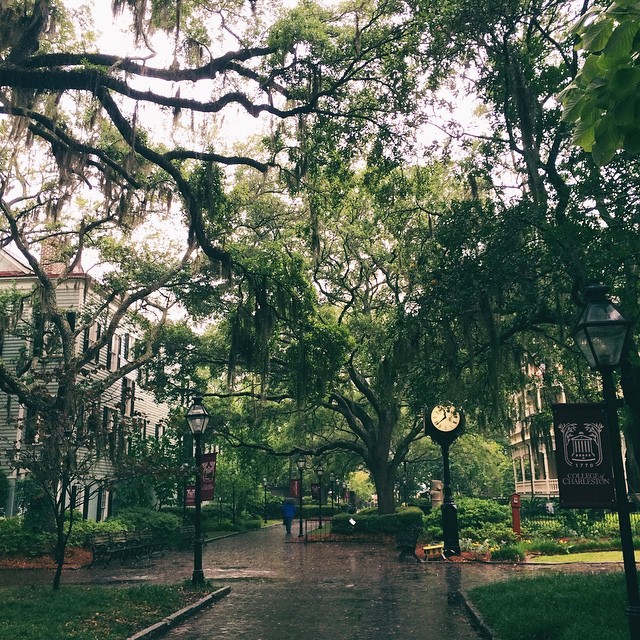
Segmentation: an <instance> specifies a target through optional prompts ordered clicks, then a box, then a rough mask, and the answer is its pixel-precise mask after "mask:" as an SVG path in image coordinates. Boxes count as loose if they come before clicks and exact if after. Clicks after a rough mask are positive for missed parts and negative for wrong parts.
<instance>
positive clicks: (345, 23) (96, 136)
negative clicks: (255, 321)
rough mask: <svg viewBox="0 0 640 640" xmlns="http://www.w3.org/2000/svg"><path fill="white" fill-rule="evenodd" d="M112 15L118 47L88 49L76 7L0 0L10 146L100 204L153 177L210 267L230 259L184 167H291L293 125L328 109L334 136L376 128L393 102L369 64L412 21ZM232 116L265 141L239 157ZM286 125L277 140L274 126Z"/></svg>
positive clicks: (156, 5)
mask: <svg viewBox="0 0 640 640" xmlns="http://www.w3.org/2000/svg"><path fill="white" fill-rule="evenodd" d="M112 6H113V11H114V15H115V16H117V17H119V19H120V20H128V21H129V22H130V24H131V26H132V31H133V34H134V35H135V38H130V39H129V42H128V43H126V46H125V47H124V49H123V50H121V48H120V47H117V48H114V47H113V46H110V47H109V46H108V45H104V44H103V45H102V46H103V47H104V46H107V48H108V49H110V50H109V51H101V50H100V47H99V46H98V45H97V44H96V42H97V41H98V40H97V34H95V33H94V30H93V27H92V24H91V19H92V16H91V14H88V13H87V9H86V8H81V9H72V8H70V7H68V6H66V5H65V3H60V2H54V1H53V0H35V2H33V3H24V2H18V1H17V0H16V1H14V2H9V3H3V8H2V9H0V23H1V24H2V25H3V26H2V30H1V31H0V56H2V58H1V60H0V86H2V87H4V90H5V92H4V93H3V94H2V95H1V96H0V113H2V114H4V115H5V116H6V117H7V118H8V119H9V121H10V122H14V123H15V126H14V129H13V131H14V136H15V138H16V141H18V140H20V139H23V138H24V137H25V136H30V137H32V138H36V139H38V140H39V141H41V143H42V149H43V150H45V151H46V152H47V153H48V154H49V155H50V157H51V158H52V159H55V160H56V161H57V162H58V163H59V165H60V172H61V173H62V172H64V171H65V170H66V171H67V173H68V169H69V167H72V173H73V174H74V175H75V179H76V180H78V181H80V182H81V183H84V184H85V185H88V186H90V187H92V188H95V187H98V188H99V189H100V190H101V191H102V192H103V193H104V194H105V195H107V196H109V197H110V194H112V192H113V189H114V185H119V191H121V192H122V193H128V192H131V191H135V190H139V189H147V190H148V189H149V188H153V187H154V186H155V187H156V188H157V186H158V185H159V184H160V183H161V182H163V181H164V182H165V186H164V191H163V193H164V197H169V196H168V192H174V193H175V194H176V195H177V196H178V197H179V199H180V201H181V203H182V206H183V208H184V212H185V215H186V219H187V221H188V225H189V228H190V232H191V239H192V240H196V241H197V243H198V244H199V245H200V246H201V247H202V249H203V250H204V251H205V253H206V254H207V255H208V257H209V258H210V259H212V260H214V261H216V262H223V263H226V264H228V263H229V262H230V256H229V255H228V254H227V253H226V251H225V250H224V248H223V244H224V238H223V237H220V235H219V234H216V233H215V232H214V233H212V232H211V231H212V230H211V229H207V225H206V224H205V222H204V220H203V216H202V203H201V201H200V194H199V193H197V192H195V191H194V189H193V188H192V185H191V184H190V181H189V175H190V173H191V172H192V171H193V170H194V165H196V166H197V165H198V164H200V163H205V164H207V163H216V164H220V165H223V166H233V165H243V166H247V167H251V168H253V169H255V170H257V171H260V172H265V171H267V170H268V169H269V168H270V167H273V166H280V167H282V168H286V167H287V165H288V163H289V156H291V157H292V158H299V153H297V151H296V148H297V147H298V143H297V142H296V135H297V134H296V126H297V124H298V122H299V121H300V119H301V118H303V117H313V116H321V115H322V114H331V117H332V118H336V119H343V120H345V127H346V121H349V122H351V123H352V124H351V125H349V127H354V126H355V128H356V129H357V128H362V127H368V128H370V127H371V126H373V127H374V128H379V127H382V128H385V127H386V128H388V127H389V126H391V125H390V123H391V122H392V119H391V118H389V117H388V114H389V113H391V112H392V111H393V110H394V109H392V108H391V107H392V105H393V107H394V108H395V109H397V108H399V105H401V104H402V97H403V96H401V95H398V91H397V86H390V85H389V83H388V81H387V77H386V69H385V68H384V65H382V64H381V57H382V53H383V52H384V51H386V50H388V49H389V47H392V46H394V43H395V44H397V47H398V55H397V59H398V60H402V59H403V58H402V57H403V54H404V52H405V50H406V47H407V43H406V42H403V41H402V38H403V37H406V34H407V30H408V29H409V27H408V26H406V25H409V24H411V21H410V17H411V16H410V14H411V12H410V11H409V10H408V9H409V8H408V7H407V12H406V14H407V17H406V20H405V21H403V22H401V21H398V19H397V15H398V14H396V11H397V9H398V7H397V3H391V4H387V3H381V4H380V5H379V6H377V7H375V8H371V9H369V8H366V7H362V8H355V7H354V8H352V9H351V10H349V11H346V12H343V13H333V12H330V11H329V10H326V9H321V8H320V7H319V6H318V5H316V4H315V3H312V2H305V3H302V4H301V5H300V6H299V7H297V8H295V9H293V10H291V11H290V12H288V13H286V12H282V14H281V15H280V16H275V17H274V15H273V13H271V12H270V9H269V8H264V9H263V8H261V6H260V5H258V4H257V3H251V7H249V5H248V4H247V6H246V7H243V6H240V5H238V6H229V7H226V8H223V7H217V6H215V5H213V4H212V3H210V2H202V1H198V0H191V1H190V2H180V3H175V6H172V7H168V6H167V3H165V2H158V1H153V2H143V1H133V0H132V1H128V2H121V1H114V2H113V3H112ZM252 10H253V14H251V13H250V12H251V11H252ZM405 23H406V24H405ZM83 28H84V30H83ZM101 42H103V43H104V40H103V41H101ZM164 51H172V52H173V55H172V57H171V59H170V60H168V61H165V58H164V57H163V56H162V55H160V54H159V53H158V52H164ZM365 81H366V87H365ZM406 90H408V88H405V93H406ZM372 91H375V100H373V99H372V95H373V94H372ZM364 95H368V96H369V97H367V99H366V100H363V99H361V96H364ZM243 114H244V115H243ZM242 117H248V118H249V119H258V118H260V119H261V120H262V121H263V122H268V121H271V122H272V123H273V124H272V129H271V131H272V132H273V133H274V134H275V137H273V141H272V143H271V144H269V145H267V146H265V147H264V148H263V149H262V150H260V151H257V152H255V153H252V154H246V153H242V152H240V153H236V152H234V151H233V150H230V149H229V148H228V145H227V144H226V143H225V128H226V127H227V126H228V123H233V121H234V120H237V119H238V118H242ZM286 121H291V126H290V128H289V133H288V134H286V135H283V129H282V128H281V127H280V126H279V125H278V124H277V123H278V122H281V123H284V122H286ZM358 122H359V123H360V124H357V123H358ZM18 123H22V124H21V126H20V127H18V126H17V124H18ZM354 123H355V124H354ZM25 124H26V129H25V127H24V125H25ZM240 126H242V125H240ZM161 176H164V177H163V178H162V177H161ZM166 181H168V184H169V185H170V187H169V188H167V184H166ZM159 193H160V192H159Z"/></svg>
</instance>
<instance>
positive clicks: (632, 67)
mask: <svg viewBox="0 0 640 640" xmlns="http://www.w3.org/2000/svg"><path fill="white" fill-rule="evenodd" d="M573 32H574V34H575V35H576V37H577V39H578V41H577V44H576V49H578V50H580V51H583V52H584V53H585V55H586V58H585V60H584V62H583V64H582V67H581V69H580V72H579V73H578V75H577V76H576V77H575V79H574V80H573V82H572V83H571V84H570V85H569V86H568V87H567V88H565V89H564V90H563V91H562V92H561V93H560V94H559V98H560V99H561V100H562V104H563V107H564V115H563V119H564V120H565V121H567V122H570V123H572V124H574V134H573V141H574V143H575V144H577V145H579V146H581V147H582V148H583V149H584V150H585V151H590V152H591V153H592V154H593V159H594V161H595V162H596V163H597V164H598V165H606V164H609V163H610V162H611V160H612V159H613V156H614V154H615V153H616V151H617V150H619V149H624V150H625V151H627V152H629V153H631V154H634V155H636V154H639V153H640V98H639V97H638V95H639V94H638V87H639V86H640V64H639V63H638V59H639V54H640V4H638V2H635V1H632V0H620V1H619V2H614V3H612V4H611V5H609V6H608V7H607V8H606V9H602V8H601V7H598V6H593V7H591V8H590V9H589V10H588V11H586V12H585V13H584V15H583V16H582V18H581V19H580V20H579V21H578V22H577V24H576V25H575V27H574V29H573Z"/></svg>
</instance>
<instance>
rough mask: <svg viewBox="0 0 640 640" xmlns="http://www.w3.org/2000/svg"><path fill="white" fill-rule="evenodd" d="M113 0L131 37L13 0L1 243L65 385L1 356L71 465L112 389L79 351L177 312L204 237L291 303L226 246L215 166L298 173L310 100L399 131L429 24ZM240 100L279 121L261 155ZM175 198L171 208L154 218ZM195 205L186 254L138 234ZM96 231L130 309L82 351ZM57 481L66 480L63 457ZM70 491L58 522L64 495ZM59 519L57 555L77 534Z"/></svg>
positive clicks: (391, 8) (109, 283)
mask: <svg viewBox="0 0 640 640" xmlns="http://www.w3.org/2000/svg"><path fill="white" fill-rule="evenodd" d="M93 8H94V9H95V8H96V6H95V5H94V6H93ZM112 10H113V12H114V16H116V17H117V18H118V20H119V21H120V22H118V21H116V24H122V23H123V22H125V23H126V24H127V26H128V27H129V28H128V30H127V32H128V38H127V39H125V40H124V41H123V40H118V37H116V36H113V34H111V36H110V38H109V39H102V40H99V38H98V34H97V30H96V28H95V25H94V23H93V18H94V16H93V15H92V13H91V9H90V8H88V7H86V6H85V7H80V8H77V7H76V6H75V5H74V4H72V3H66V2H64V1H61V0H13V1H10V2H5V3H3V4H2V7H1V8H0V24H2V28H1V29H0V86H1V87H2V93H1V94H0V114H2V131H1V134H2V158H1V169H2V183H1V188H2V189H1V190H2V193H1V195H2V198H3V200H2V209H3V214H4V223H5V224H4V225H3V231H4V233H3V244H4V245H5V246H10V247H12V248H14V249H16V250H17V251H18V252H19V253H21V254H22V256H23V258H24V260H25V261H26V262H27V263H28V264H29V266H30V268H31V269H32V271H33V273H34V274H35V277H36V280H37V296H36V297H37V299H38V301H39V304H40V307H41V309H40V313H41V316H42V318H43V324H42V326H43V327H45V328H46V331H53V333H54V335H55V341H56V345H57V346H59V349H60V353H61V354H62V363H61V364H58V365H57V367H56V385H55V390H53V391H50V390H49V388H48V386H47V384H46V383H48V382H49V381H50V380H49V379H47V380H46V381H43V380H42V379H40V377H41V376H42V375H45V376H49V377H51V376H50V373H49V372H48V371H49V369H48V368H47V367H41V368H40V369H38V372H37V373H34V371H35V369H33V368H30V365H38V366H39V365H40V364H41V361H39V360H38V359H36V358H34V357H33V356H29V357H28V358H27V363H26V365H25V366H24V367H23V368H22V369H20V370H14V371H9V370H8V369H6V368H5V369H3V371H2V385H1V386H2V389H3V390H4V391H6V392H7V393H9V394H11V395H13V396H16V397H17V398H18V399H19V400H20V401H21V402H23V403H24V404H25V405H26V406H29V407H34V408H36V410H37V411H38V412H39V413H41V414H42V415H44V416H46V420H45V424H46V425H47V427H46V429H45V431H46V432H47V434H48V435H49V436H50V438H51V439H52V440H51V441H53V439H55V438H58V441H57V444H56V445H54V446H52V447H51V453H50V455H51V456H53V457H52V458H51V459H50V460H51V461H52V463H53V465H52V467H53V468H57V466H59V464H60V465H62V467H60V468H61V469H62V468H63V467H64V464H63V459H65V455H64V452H63V446H62V445H63V444H66V442H67V434H68V433H70V432H71V431H72V430H73V425H74V424H75V419H76V417H77V416H78V415H79V414H78V406H79V403H80V402H81V401H82V400H83V399H90V398H91V397H92V395H93V396H95V395H96V394H98V392H99V389H88V388H84V387H83V386H82V383H81V378H80V377H79V375H80V373H81V371H82V367H83V365H84V364H86V362H88V361H89V359H90V358H91V357H92V353H93V354H94V355H95V350H97V349H100V348H101V347H102V346H104V345H105V344H106V342H107V340H108V339H109V337H110V335H111V334H112V333H113V331H114V330H115V327H116V326H117V323H118V321H119V320H120V319H122V318H123V317H124V316H125V314H126V313H127V312H128V311H130V310H133V309H137V307H138V306H139V305H143V306H145V305H146V306H147V308H151V307H157V312H158V313H159V315H160V316H162V315H163V314H164V313H165V311H166V301H165V300H162V299H160V301H159V300H158V298H155V299H153V298H152V294H153V293H154V292H156V291H158V290H160V289H162V288H163V287H168V286H169V285H172V284H173V285H175V286H177V285H178V284H179V283H183V282H184V280H185V279H184V278H182V279H179V278H178V277H177V276H178V275H179V274H180V273H181V272H182V270H183V268H185V267H186V266H187V264H188V262H189V260H190V258H191V257H192V255H193V251H194V249H195V247H196V245H197V246H199V247H200V249H201V250H202V252H203V253H204V255H205V256H206V257H207V259H208V260H210V261H211V263H212V265H213V266H212V271H216V270H217V272H218V273H219V274H222V276H223V277H224V278H227V279H228V278H231V279H233V278H234V277H237V278H238V279H239V282H241V283H245V284H247V286H249V287H250V288H252V293H251V296H252V299H253V300H254V301H255V302H256V303H257V309H258V310H260V311H262V312H263V313H264V314H266V316H268V315H269V314H270V313H271V312H272V311H273V310H274V309H277V308H278V305H269V304H264V300H263V299H262V297H261V296H262V295H263V292H264V291H265V282H266V281H265V279H264V278H263V277H262V274H261V273H260V270H259V269H253V267H252V265H251V264H248V265H243V264H242V262H241V259H242V258H244V256H243V255H242V252H239V253H238V254H237V255H232V254H231V253H230V252H229V251H228V250H227V249H226V244H227V241H228V236H229V228H228V227H225V226H224V224H223V222H224V216H223V212H222V211H221V204H222V198H221V192H220V190H219V189H217V188H216V184H217V183H216V180H215V176H216V175H217V174H219V167H220V166H223V167H224V166H227V167H236V166H246V167H250V168H251V169H253V170H255V171H258V172H261V173H265V172H267V170H268V169H269V168H270V167H276V168H279V169H280V170H282V171H283V172H284V173H285V174H286V175H287V176H288V179H289V180H290V181H291V182H292V183H295V182H296V181H298V180H299V179H300V178H301V176H303V175H304V173H305V171H306V167H305V164H306V162H307V157H306V154H305V153H304V150H303V148H302V145H301V142H300V140H302V139H303V138H302V137H301V136H300V135H299V134H300V133H301V132H303V130H304V126H305V124H304V116H307V117H317V118H318V119H324V120H325V121H328V120H336V121H338V122H340V125H341V126H340V127H338V128H336V132H339V133H340V135H342V136H344V139H345V140H347V139H348V136H350V138H349V141H351V142H352V141H354V140H356V139H357V136H358V134H359V132H364V133H367V134H370V132H371V131H379V132H382V134H383V135H386V136H387V137H389V136H391V135H392V132H393V126H394V120H395V114H396V113H397V112H398V111H399V110H402V109H404V110H405V111H411V105H410V104H409V103H406V102H405V99H406V98H407V95H408V90H409V89H410V87H409V85H408V83H407V81H406V79H405V78H407V77H411V75H410V74H409V73H405V72H406V71H408V70H409V67H410V64H411V59H412V57H411V52H412V51H413V50H414V47H413V43H414V40H415V37H416V35H417V33H418V32H417V31H416V30H415V29H414V27H413V25H414V21H413V18H414V13H413V11H412V7H411V6H410V5H409V4H404V5H401V4H398V3H384V2H383V3H379V4H376V5H371V6H369V5H348V4H347V5H345V6H344V7H343V8H341V9H339V10H336V11H330V10H328V9H323V8H321V7H319V6H318V5H315V4H313V3H302V4H301V5H300V6H299V7H296V8H294V9H292V10H291V11H288V12H278V11H275V10H274V8H273V7H271V6H263V5H261V4H260V3H248V4H246V3H240V2H237V3H235V2H232V3H221V4H217V3H214V2H210V1H209V0H190V1H183V2H176V3H173V4H172V6H169V5H167V3H165V2H160V1H157V0H154V1H152V2H147V1H144V0H140V1H136V0H128V1H126V2H124V1H122V0H114V2H113V3H112ZM116 42H117V44H115V45H114V43H116ZM390 52H391V53H392V54H393V56H390ZM167 54H168V55H167ZM389 59H393V60H395V68H392V67H390V66H389V64H388V60H389ZM241 116H244V117H248V119H251V118H253V119H263V120H266V121H268V122H269V123H270V128H269V129H268V130H267V133H268V143H267V144H265V145H264V147H263V149H262V150H261V151H259V152H258V153H256V154H255V155H246V154H243V153H242V152H240V153H237V152H235V151H231V150H229V146H228V145H226V144H225V142H224V140H223V139H222V138H223V137H224V131H225V127H226V126H227V123H228V122H229V120H230V119H231V120H233V119H236V118H240V117H241ZM287 122H291V123H292V126H291V127H288V126H285V124H283V123H287ZM241 126H243V125H241ZM219 132H221V133H222V135H217V134H218V133H219ZM162 211H166V212H167V218H168V219H167V221H164V222H163V221H158V215H159V213H160V212H162ZM181 220H182V222H183V223H184V225H185V226H186V227H187V229H188V236H187V237H186V238H185V239H184V240H183V241H180V240H178V242H177V246H176V247H173V248H172V249H171V251H170V252H168V253H169V254H171V253H174V252H175V253H176V254H177V256H178V257H177V258H176V259H175V260H168V264H162V265H158V264H157V263H158V260H157V258H158V254H157V253H155V252H157V249H154V248H151V247H144V246H142V247H141V251H140V252H137V251H135V250H133V248H132V247H133V246H135V243H136V241H137V240H136V236H135V235H134V232H135V231H136V230H137V229H141V228H142V229H145V230H149V229H150V228H152V226H153V225H158V226H160V225H162V224H168V225H170V228H172V229H176V228H179V226H180V221H181ZM110 234H111V235H113V236H115V238H116V241H115V242H114V241H112V240H110V239H109V237H108V236H109V235H110ZM48 240H54V241H55V244H56V245H57V246H58V247H59V248H60V255H59V259H60V262H61V263H62V264H64V265H65V269H64V271H63V273H62V274H61V276H60V277H59V278H58V279H56V280H55V281H54V280H52V279H51V277H50V275H49V274H48V273H47V270H46V268H44V267H43V265H42V263H41V261H39V260H38V251H37V249H36V247H37V245H38V244H42V243H43V242H46V241H48ZM141 242H142V241H141ZM94 247H95V248H96V249H98V250H99V251H100V252H102V255H98V256H97V257H96V258H95V259H96V260H98V261H99V260H102V259H104V260H106V261H107V262H109V263H110V264H111V265H113V264H116V263H118V262H120V266H121V267H122V269H117V268H116V269H115V270H113V271H111V272H110V273H108V274H107V275H106V276H105V278H104V288H103V290H102V292H103V294H104V296H105V298H106V300H107V301H108V303H109V304H113V305H115V306H116V308H117V310H116V311H115V312H114V313H113V315H110V316H109V322H108V323H107V331H106V332H105V333H103V335H102V337H101V338H100V339H99V340H98V341H97V342H96V343H95V345H94V346H93V347H91V348H90V349H89V350H88V351H87V352H86V353H84V354H82V355H81V356H78V355H76V354H75V353H74V346H75V344H76V340H77V337H78V335H80V334H79V331H80V330H81V329H82V328H83V327H86V326H89V324H90V320H91V319H90V318H89V317H86V318H83V321H82V323H79V324H78V325H76V326H75V327H72V326H71V324H70V323H69V319H68V318H67V317H66V315H65V313H64V310H63V309H61V308H59V307H58V305H57V302H56V289H57V287H58V286H59V284H60V283H61V282H63V281H64V280H65V278H66V277H67V276H68V275H69V274H71V273H72V271H73V269H74V268H75V267H76V266H77V265H78V264H80V260H81V258H82V257H83V256H84V255H86V251H87V248H94ZM180 256H182V257H180ZM249 263H250V261H249ZM253 271H255V272H256V273H255V274H254V273H253ZM280 302H282V301H281V300H280ZM107 308H108V304H107V303H105V305H104V306H103V307H102V309H103V310H105V309H107ZM97 312H98V310H96V313H97ZM140 317H141V316H140ZM264 319H265V320H268V317H265V318H264ZM241 320H242V318H241V317H240V320H239V321H241ZM264 326H266V323H265V325H264ZM43 330H45V329H43ZM265 337H267V334H263V335H262V336H259V338H261V339H264V338H265ZM32 340H33V341H34V342H36V341H38V340H40V337H39V336H37V335H35V334H34V335H33V336H32ZM151 342H152V341H151V340H149V342H148V344H151ZM151 354H152V350H149V351H147V352H145V353H144V354H142V355H141V359H136V360H135V361H132V362H131V363H130V364H129V365H128V368H127V370H129V369H133V368H135V367H138V366H140V365H141V364H142V363H143V362H144V360H145V359H149V358H150V357H151ZM36 369H37V367H36ZM43 371H44V372H47V373H42V372H43ZM121 373H122V375H124V372H121ZM119 375H120V374H119ZM114 381H115V378H114V377H113V376H112V377H110V378H109V379H108V380H107V382H108V383H113V382H114ZM107 382H105V383H104V384H107ZM74 403H77V404H76V406H74ZM74 464H77V463H74ZM60 481H61V482H63V483H65V482H67V480H65V476H64V473H62V475H61V477H60ZM52 482H53V485H51V486H52V487H53V488H54V489H55V484H56V482H57V481H54V480H52ZM50 484H51V483H50ZM63 493H64V491H63ZM56 508H57V509H58V510H57V511H56V517H57V519H58V522H62V520H63V515H64V513H63V507H60V508H58V507H56ZM58 530H59V553H58V560H59V563H60V565H59V568H60V567H61V566H62V565H61V563H62V558H63V550H64V543H65V542H66V538H65V536H64V534H63V533H60V531H61V529H60V528H59V529H58ZM59 575H60V574H59V572H58V574H57V576H56V581H55V586H57V585H58V584H59Z"/></svg>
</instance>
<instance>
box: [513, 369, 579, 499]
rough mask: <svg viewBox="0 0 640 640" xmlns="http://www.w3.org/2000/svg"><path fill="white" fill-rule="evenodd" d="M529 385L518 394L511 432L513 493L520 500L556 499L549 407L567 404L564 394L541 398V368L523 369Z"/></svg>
mask: <svg viewBox="0 0 640 640" xmlns="http://www.w3.org/2000/svg"><path fill="white" fill-rule="evenodd" d="M526 374H527V378H528V379H529V380H530V381H531V382H530V383H529V384H528V385H527V386H526V387H525V388H523V389H522V390H521V391H520V392H519V393H517V394H516V395H515V396H514V398H513V400H514V403H513V405H514V416H513V421H512V427H511V432H510V434H509V435H510V445H511V459H512V461H513V477H514V484H515V491H516V493H519V494H520V495H523V496H530V497H540V498H557V497H558V472H557V469H556V460H555V441H554V437H553V422H552V419H551V406H550V405H551V403H556V402H566V401H567V400H566V396H565V393H564V390H563V389H561V388H557V389H553V391H552V392H551V395H552V396H553V397H548V394H547V397H546V398H545V397H544V393H543V389H544V386H543V378H544V367H536V366H535V365H533V364H528V365H526Z"/></svg>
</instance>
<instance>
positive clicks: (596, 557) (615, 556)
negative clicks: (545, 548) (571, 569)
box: [528, 550, 640, 564]
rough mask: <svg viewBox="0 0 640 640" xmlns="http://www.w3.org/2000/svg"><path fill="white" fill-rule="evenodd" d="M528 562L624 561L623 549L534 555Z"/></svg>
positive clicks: (637, 560)
mask: <svg viewBox="0 0 640 640" xmlns="http://www.w3.org/2000/svg"><path fill="white" fill-rule="evenodd" d="M635 556H636V562H640V550H637V551H636V552H635ZM528 562H532V563H534V564H535V563H539V564H545V563H551V564H562V563H566V562H569V563H573V562H622V551H587V552H584V553H573V554H567V553H564V554H562V555H554V556H534V557H533V558H530V559H529V560H528Z"/></svg>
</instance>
